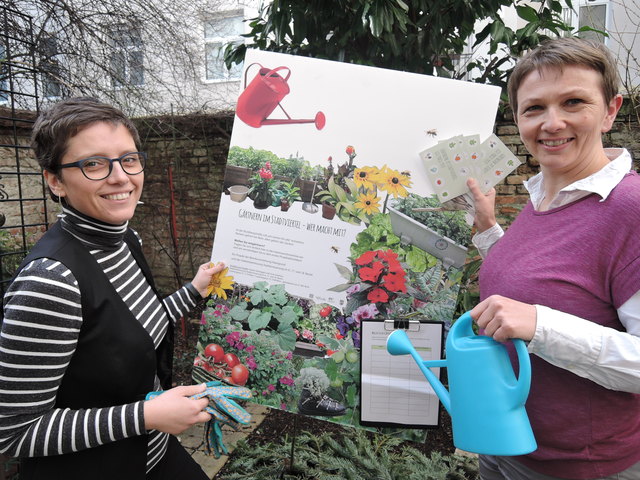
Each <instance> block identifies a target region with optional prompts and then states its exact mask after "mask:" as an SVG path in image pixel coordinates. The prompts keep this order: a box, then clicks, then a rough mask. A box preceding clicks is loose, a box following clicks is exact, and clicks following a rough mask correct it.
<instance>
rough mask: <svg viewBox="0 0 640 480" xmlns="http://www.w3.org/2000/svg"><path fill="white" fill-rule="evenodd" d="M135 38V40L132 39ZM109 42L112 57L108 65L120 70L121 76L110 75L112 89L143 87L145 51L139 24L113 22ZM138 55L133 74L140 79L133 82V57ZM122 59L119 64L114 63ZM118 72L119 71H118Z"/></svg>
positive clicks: (144, 82)
mask: <svg viewBox="0 0 640 480" xmlns="http://www.w3.org/2000/svg"><path fill="white" fill-rule="evenodd" d="M132 39H133V40H135V41H132ZM110 44H111V50H112V52H111V53H112V57H111V59H110V61H109V62H110V67H111V69H112V71H114V70H115V69H118V70H120V69H121V70H122V73H123V75H122V77H121V78H116V77H115V76H113V75H112V76H111V87H112V88H113V89H114V90H121V89H125V88H144V87H145V86H146V75H145V61H144V57H145V51H144V46H145V44H144V39H143V35H142V29H141V28H140V27H139V26H135V25H130V24H125V23H119V24H115V25H113V26H112V28H111V35H110ZM135 55H139V56H140V58H139V60H138V61H136V65H137V67H138V68H137V69H136V73H135V76H136V77H140V78H141V81H140V82H138V83H133V82H132V78H133V77H134V73H133V70H134V69H133V68H132V65H134V60H133V57H134V56H135ZM118 60H122V64H121V65H115V63H114V62H116V61H118ZM118 73H121V72H120V71H119V72H118Z"/></svg>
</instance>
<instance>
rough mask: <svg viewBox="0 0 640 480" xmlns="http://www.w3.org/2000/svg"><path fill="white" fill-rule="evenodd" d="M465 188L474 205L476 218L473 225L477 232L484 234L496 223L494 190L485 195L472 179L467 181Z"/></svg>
mask: <svg viewBox="0 0 640 480" xmlns="http://www.w3.org/2000/svg"><path fill="white" fill-rule="evenodd" d="M467 187H469V191H470V192H471V196H472V197H473V202H474V204H475V211H476V216H475V218H474V220H473V221H474V223H475V224H476V227H477V228H478V232H479V233H480V232H484V231H485V230H488V229H490V228H491V227H493V226H494V225H495V224H496V223H497V222H496V212H495V208H496V189H495V188H492V189H491V190H489V191H488V192H487V193H486V194H485V193H482V191H481V190H480V187H479V186H478V182H476V180H475V179H474V178H470V179H468V180H467Z"/></svg>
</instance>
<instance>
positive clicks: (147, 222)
mask: <svg viewBox="0 0 640 480" xmlns="http://www.w3.org/2000/svg"><path fill="white" fill-rule="evenodd" d="M136 122H137V124H138V127H139V129H140V134H141V138H142V142H143V149H144V150H145V151H147V152H148V154H149V165H148V167H147V169H146V171H145V189H144V192H143V195H142V200H143V201H144V204H143V205H140V206H139V207H138V209H137V211H136V215H135V217H134V219H133V220H132V221H131V225H132V227H133V228H135V229H136V230H137V231H138V232H139V233H140V235H141V237H142V239H143V244H144V251H145V254H146V256H147V259H148V261H149V264H150V265H151V268H152V270H153V272H154V276H155V278H156V282H157V284H158V287H159V288H160V290H161V291H164V292H166V293H169V292H171V291H173V290H174V289H175V288H176V287H177V286H179V285H181V284H182V283H184V282H186V281H189V280H190V279H191V278H192V277H193V275H194V273H195V270H196V268H197V267H198V266H199V265H200V264H201V263H204V262H206V261H207V260H208V259H209V256H210V254H211V247H212V244H213V233H214V231H215V226H216V217H217V213H218V204H219V198H220V193H221V188H222V181H223V177H224V167H225V163H226V156H227V152H228V148H229V140H230V136H231V129H232V125H233V115H232V114H222V115H218V116H211V115H208V116H205V115H191V116H186V117H159V118H142V119H137V120H136ZM496 133H497V134H498V135H499V136H500V137H501V139H502V141H503V142H504V143H505V144H506V145H508V146H509V148H511V150H512V151H513V152H514V153H515V154H516V155H517V156H518V157H519V158H520V159H521V160H522V161H523V164H522V165H521V166H520V167H518V169H517V170H516V171H515V172H514V173H513V174H512V175H510V176H509V177H507V179H506V181H505V182H504V183H503V184H501V185H499V186H498V187H497V192H498V195H497V199H496V203H497V215H498V221H499V222H500V223H501V224H502V225H504V226H508V225H509V223H510V222H511V221H512V220H513V218H515V216H516V215H517V213H518V212H519V211H520V209H521V208H522V207H523V206H524V204H525V203H526V201H527V199H528V196H527V194H526V191H525V190H524V187H523V186H522V181H523V180H526V179H527V178H529V177H531V176H533V175H534V174H536V173H537V172H538V165H537V163H536V161H535V160H534V159H533V158H531V156H530V155H529V154H528V153H527V152H526V150H525V149H524V146H523V145H522V142H521V141H520V137H519V135H518V131H517V128H516V126H515V124H514V123H513V118H512V117H511V115H510V114H509V113H507V114H505V115H499V118H498V120H497V123H496ZM4 134H8V132H6V131H5V132H3V131H2V125H0V136H2V135H4ZM23 141H24V142H26V141H27V140H26V137H25V138H23ZM25 144H26V143H25ZM605 144H606V145H607V146H625V147H626V148H628V149H629V150H630V151H631V152H632V155H633V157H634V158H636V159H640V128H639V126H638V118H637V116H636V115H634V114H633V112H632V111H631V109H630V108H629V107H623V110H622V112H621V113H620V115H619V116H618V119H617V120H616V122H615V124H614V126H613V128H612V130H611V132H609V133H607V134H606V135H605ZM2 155H6V152H5V151H4V150H0V156H2ZM0 160H2V159H0ZM5 160H6V159H5ZM634 167H635V169H636V170H640V162H639V161H638V160H636V161H635V164H634ZM170 170H171V173H172V181H170V178H169V171H170ZM0 183H1V182H0ZM172 190H173V202H172V199H171V192H172ZM172 203H173V205H174V210H175V215H172V208H171V206H172ZM2 209H3V211H4V210H5V204H3V206H2ZM49 211H50V212H51V214H50V216H49V217H50V221H55V213H56V211H57V208H56V206H55V205H50V207H49ZM172 218H175V222H174V221H173V220H172ZM174 228H175V232H176V233H177V235H176V236H175V237H174V236H173V235H172V231H173V229H174ZM218 235H224V232H218ZM174 240H175V241H174Z"/></svg>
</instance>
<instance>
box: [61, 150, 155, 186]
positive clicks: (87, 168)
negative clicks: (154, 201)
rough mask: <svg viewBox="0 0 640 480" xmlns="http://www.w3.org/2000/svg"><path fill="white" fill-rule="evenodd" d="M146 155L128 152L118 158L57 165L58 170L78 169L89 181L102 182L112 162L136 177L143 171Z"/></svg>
mask: <svg viewBox="0 0 640 480" xmlns="http://www.w3.org/2000/svg"><path fill="white" fill-rule="evenodd" d="M146 160H147V154H146V153H144V152H129V153H125V154H124V155H121V156H119V157H118V158H107V157H98V156H96V157H89V158H83V159H82V160H78V161H77V162H73V163H65V164H64V165H58V168H71V167H78V168H79V169H80V170H81V171H82V173H83V174H84V176H85V177H87V178H88V179H89V180H104V179H105V178H107V177H108V176H109V175H111V171H112V170H113V162H118V163H119V164H120V166H121V167H122V170H123V171H124V173H126V174H127V175H138V174H139V173H142V171H143V170H144V165H145V163H146Z"/></svg>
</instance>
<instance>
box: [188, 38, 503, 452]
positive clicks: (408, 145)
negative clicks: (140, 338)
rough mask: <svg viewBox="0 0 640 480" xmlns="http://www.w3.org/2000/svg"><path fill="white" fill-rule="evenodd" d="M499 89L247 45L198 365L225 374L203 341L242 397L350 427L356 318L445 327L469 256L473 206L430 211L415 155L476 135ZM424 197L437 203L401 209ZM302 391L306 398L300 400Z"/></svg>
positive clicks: (354, 420) (354, 417)
mask: <svg viewBox="0 0 640 480" xmlns="http://www.w3.org/2000/svg"><path fill="white" fill-rule="evenodd" d="M499 95H500V89H499V88H497V87H492V86H487V85H480V84H474V83H468V82H462V81H454V80H449V79H443V78H437V77H432V76H426V75H417V74H412V73H407V72H399V71H390V70H384V69H379V68H373V67H366V66H361V65H353V64H345V63H339V62H332V61H327V60H319V59H312V58H306V57H296V56H291V55H284V54H279V53H273V52H262V51H256V50H250V51H248V52H247V55H246V57H245V64H244V71H243V82H242V85H241V88H240V94H239V98H238V109H237V112H236V118H235V121H234V127H233V132H232V136H231V144H230V151H229V157H228V162H227V168H226V172H225V180H224V191H223V194H222V195H221V198H220V211H219V215H218V219H217V225H216V231H215V238H214V242H213V248H212V255H211V259H212V261H214V262H217V261H225V263H227V265H229V272H228V273H229V274H230V275H232V276H233V278H234V281H235V289H234V291H233V293H231V294H230V296H229V298H227V299H221V298H218V299H217V300H214V301H211V302H210V306H209V308H208V309H207V310H206V311H205V312H204V314H203V318H202V322H201V323H202V327H201V330H200V335H199V340H200V341H199V344H198V347H197V352H196V353H197V357H196V360H195V362H194V363H195V364H196V365H198V368H205V367H206V368H207V369H208V370H209V373H211V374H212V375H215V376H217V377H219V378H225V377H227V378H230V377H229V373H230V372H229V369H228V368H226V366H225V363H224V362H212V361H211V360H212V359H211V357H210V356H207V355H206V348H207V346H209V345H217V346H219V347H221V348H222V349H223V350H224V352H225V353H232V354H233V355H235V356H236V358H237V360H238V361H239V362H240V363H241V364H242V365H243V366H244V367H245V369H246V370H247V373H248V379H247V383H246V385H247V386H248V387H249V388H251V389H252V390H253V391H254V399H255V401H257V402H259V403H262V404H265V405H269V406H272V407H276V408H282V409H285V410H289V411H292V412H303V413H305V414H309V415H314V416H317V417H320V418H324V419H327V420H331V421H336V422H340V423H344V424H349V425H353V426H359V425H360V422H359V418H360V414H359V405H360V347H361V344H360V341H361V339H360V335H361V331H360V325H361V322H362V321H364V320H367V319H383V318H399V317H402V316H406V315H417V316H420V317H423V318H426V319H429V320H433V321H441V322H443V323H444V324H445V329H446V326H447V325H449V324H450V323H451V320H452V315H453V311H454V308H455V303H456V298H457V294H458V289H459V282H460V279H461V277H462V268H463V265H464V263H465V259H466V255H467V249H466V247H465V246H464V245H467V244H468V243H469V240H470V225H471V218H470V216H469V215H468V214H467V213H466V212H464V211H438V210H441V209H440V208H439V206H440V203H439V201H437V199H436V195H435V192H434V190H433V188H432V186H431V184H430V181H429V178H428V176H427V174H426V171H425V169H426V167H425V164H424V162H423V161H422V159H421V158H420V152H422V151H424V150H425V149H427V148H429V147H432V146H434V145H436V144H437V142H438V141H439V140H440V139H445V138H450V137H453V136H456V135H478V136H479V138H481V139H483V138H487V137H488V136H489V135H490V134H491V131H492V128H493V123H494V119H495V114H496V110H497V105H498V100H499ZM293 187H295V188H296V189H297V198H295V196H294V198H293V201H292V202H290V205H289V207H288V209H287V210H285V209H284V207H283V206H282V203H283V202H282V199H283V198H284V197H285V194H284V191H286V190H289V191H290V190H291V189H293ZM265 190H268V193H269V195H268V197H269V200H270V201H269V202H266V203H265V202H264V201H262V200H261V198H262V197H263V196H264V195H263V193H264V191H265ZM258 200H261V201H258ZM324 201H326V202H327V203H329V204H333V207H335V210H336V211H335V212H332V213H331V212H329V213H324V212H323V210H324V205H323V203H324ZM434 201H435V203H433V202H434ZM425 202H427V204H428V205H430V206H433V207H435V208H433V210H435V211H433V212H431V211H429V212H426V213H425V214H424V215H423V216H422V218H421V219H420V220H415V219H414V218H410V217H409V215H407V214H405V213H408V214H411V213H412V212H413V207H414V206H416V205H417V206H424V205H425ZM430 209H431V208H428V210H430ZM326 210H331V209H330V208H327V209H326ZM403 212H405V213H403ZM454 237H456V238H454ZM310 392H312V393H313V394H314V395H316V394H317V397H314V398H315V404H316V405H318V408H315V409H313V408H312V409H309V408H306V407H305V405H307V404H309V402H308V398H309V395H310ZM412 435H417V436H418V437H416V438H415V439H418V440H419V436H420V433H412Z"/></svg>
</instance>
